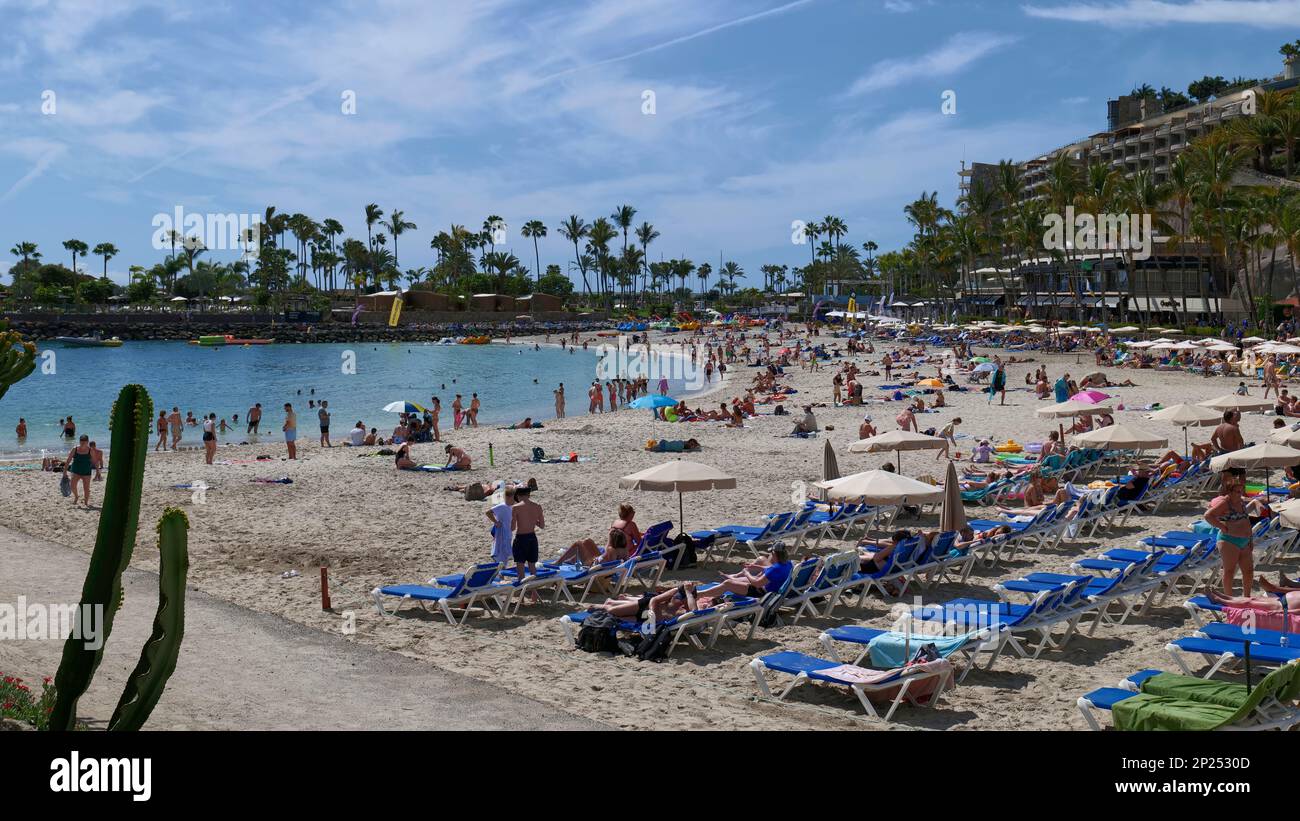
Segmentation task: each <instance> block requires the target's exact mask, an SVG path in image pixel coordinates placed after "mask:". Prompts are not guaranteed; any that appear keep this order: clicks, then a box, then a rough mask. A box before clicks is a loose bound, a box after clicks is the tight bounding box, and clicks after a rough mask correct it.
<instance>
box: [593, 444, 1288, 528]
mask: <svg viewBox="0 0 1300 821" xmlns="http://www.w3.org/2000/svg"><path fill="white" fill-rule="evenodd" d="M1296 453H1298V454H1300V451H1296ZM618 486H619V487H620V488H623V489H624V490H653V491H658V492H660V493H676V494H677V521H678V529H679V530H682V531H685V530H686V516H685V513H684V512H683V505H682V494H683V493H693V492H696V491H701V490H734V489H735V487H736V479H735V477H734V476H728V475H727V474H725V473H723V472H722V471H720V470H718V469H717V468H715V467H711V466H709V465H702V464H700V463H699V462H688V461H686V460H684V459H674V460H673V461H671V462H664V463H662V464H659V465H655V466H654V467H652V468H646V469H645V470H642V471H638V472H636V473H632V474H629V475H627V476H624V477H623V478H621V479H619V480H618Z"/></svg>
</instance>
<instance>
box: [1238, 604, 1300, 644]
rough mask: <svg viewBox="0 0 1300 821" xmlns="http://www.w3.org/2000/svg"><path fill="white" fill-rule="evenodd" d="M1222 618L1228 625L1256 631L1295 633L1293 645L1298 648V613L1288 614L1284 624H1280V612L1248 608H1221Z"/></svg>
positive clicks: (1299, 636) (1299, 637) (1299, 620)
mask: <svg viewBox="0 0 1300 821" xmlns="http://www.w3.org/2000/svg"><path fill="white" fill-rule="evenodd" d="M1223 617H1224V618H1225V619H1227V621H1228V624H1235V625H1237V626H1238V627H1247V628H1250V627H1253V628H1254V629H1256V630H1278V631H1285V632H1287V633H1295V634H1296V638H1295V643H1296V645H1297V646H1300V613H1288V614H1287V620H1286V624H1285V625H1283V623H1282V612H1281V611H1280V610H1256V609H1254V608H1250V607H1228V606H1225V607H1224V608H1223Z"/></svg>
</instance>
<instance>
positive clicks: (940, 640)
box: [867, 632, 975, 667]
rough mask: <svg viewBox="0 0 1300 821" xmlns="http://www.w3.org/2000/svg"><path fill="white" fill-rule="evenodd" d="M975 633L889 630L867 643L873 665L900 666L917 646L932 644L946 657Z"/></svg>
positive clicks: (912, 653) (914, 651) (909, 657)
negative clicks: (941, 633)
mask: <svg viewBox="0 0 1300 821" xmlns="http://www.w3.org/2000/svg"><path fill="white" fill-rule="evenodd" d="M974 635H975V634H967V635H962V636H926V635H923V634H913V635H912V636H911V637H910V639H909V637H908V635H907V634H906V633H897V632H889V633H882V634H881V635H879V636H876V637H875V638H874V639H872V640H871V642H870V643H869V644H868V645H867V650H868V651H869V652H870V654H871V656H870V657H871V665H872V666H873V667H902V666H903V665H904V664H906V663H907V662H908V661H910V660H911V656H913V655H915V654H916V651H917V649H918V648H920V647H922V646H924V645H927V644H933V645H934V648H935V650H937V651H938V652H939V655H940V656H941V657H943V658H947V657H948V656H950V655H952V654H953V653H954V652H956V651H957V650H958V649H959V648H961V647H962V646H964V645H965V644H966V643H967V642H968V641H970V640H971V639H972V638H973V637H974Z"/></svg>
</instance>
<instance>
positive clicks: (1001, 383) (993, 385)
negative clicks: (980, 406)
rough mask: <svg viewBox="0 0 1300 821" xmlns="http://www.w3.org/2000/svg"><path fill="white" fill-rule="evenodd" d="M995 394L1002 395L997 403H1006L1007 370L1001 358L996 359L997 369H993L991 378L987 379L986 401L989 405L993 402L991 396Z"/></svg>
mask: <svg viewBox="0 0 1300 821" xmlns="http://www.w3.org/2000/svg"><path fill="white" fill-rule="evenodd" d="M996 394H1001V397H1002V398H1001V399H999V400H998V404H999V405H1005V404H1006V403H1007V370H1006V367H1005V366H1003V364H1002V361H1001V360H998V361H997V370H995V371H993V378H992V379H990V380H989V401H988V403H989V404H990V405H992V404H993V397H994V395H996Z"/></svg>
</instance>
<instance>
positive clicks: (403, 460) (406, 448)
mask: <svg viewBox="0 0 1300 821" xmlns="http://www.w3.org/2000/svg"><path fill="white" fill-rule="evenodd" d="M393 462H394V463H395V464H396V465H397V469H398V470H414V469H415V468H418V467H419V465H417V464H416V463H415V460H414V459H412V458H411V446H410V444H409V443H407V444H403V445H402V446H401V447H400V448H398V449H397V454H396V455H394V456H393Z"/></svg>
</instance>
